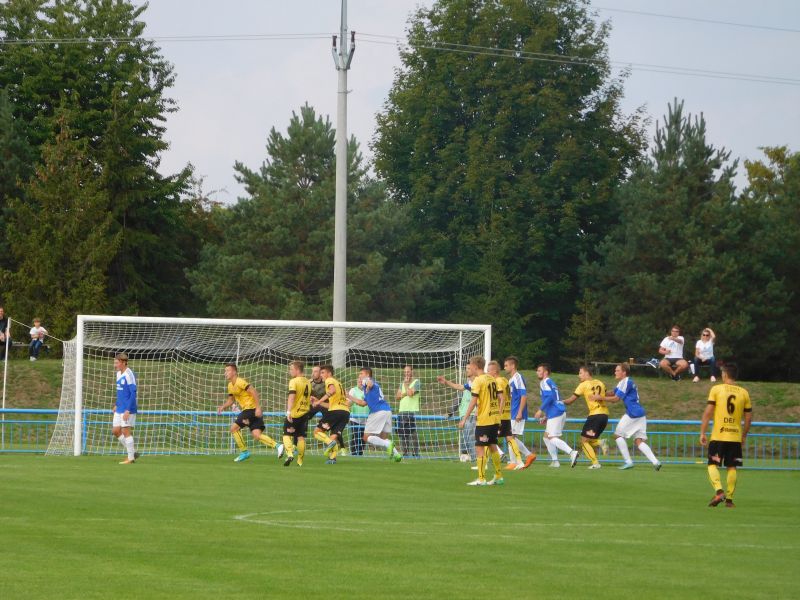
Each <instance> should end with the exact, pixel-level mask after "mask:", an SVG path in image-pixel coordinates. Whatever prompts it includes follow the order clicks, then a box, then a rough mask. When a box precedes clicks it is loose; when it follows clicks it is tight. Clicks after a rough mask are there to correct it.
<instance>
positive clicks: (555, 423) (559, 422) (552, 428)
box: [544, 413, 567, 437]
mask: <svg viewBox="0 0 800 600" xmlns="http://www.w3.org/2000/svg"><path fill="white" fill-rule="evenodd" d="M566 422H567V413H564V414H563V415H560V416H558V417H553V418H552V419H547V424H546V425H545V426H544V432H545V433H546V434H547V435H548V436H549V437H561V432H562V431H564V423H566Z"/></svg>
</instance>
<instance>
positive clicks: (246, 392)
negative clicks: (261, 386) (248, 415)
mask: <svg viewBox="0 0 800 600" xmlns="http://www.w3.org/2000/svg"><path fill="white" fill-rule="evenodd" d="M228 395H229V396H233V399H234V400H235V401H236V404H238V405H239V408H241V409H242V410H250V409H253V408H256V399H255V398H254V397H253V394H252V393H251V392H250V384H249V383H247V381H246V380H245V379H243V378H242V377H237V378H236V380H235V381H232V382H231V381H229V382H228Z"/></svg>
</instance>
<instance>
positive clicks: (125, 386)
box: [114, 369, 136, 415]
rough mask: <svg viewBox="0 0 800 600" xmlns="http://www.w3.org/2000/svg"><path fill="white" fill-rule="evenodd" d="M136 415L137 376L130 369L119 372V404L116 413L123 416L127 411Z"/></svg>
mask: <svg viewBox="0 0 800 600" xmlns="http://www.w3.org/2000/svg"><path fill="white" fill-rule="evenodd" d="M126 410H127V411H128V412H130V413H131V414H132V415H135V414H136V375H134V374H133V371H131V370H130V369H125V372H124V373H123V372H121V371H117V403H116V405H115V406H114V411H115V412H117V413H119V414H122V413H124V412H125V411H126Z"/></svg>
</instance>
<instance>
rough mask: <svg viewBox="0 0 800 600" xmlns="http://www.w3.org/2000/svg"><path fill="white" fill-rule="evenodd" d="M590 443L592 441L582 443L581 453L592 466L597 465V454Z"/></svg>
mask: <svg viewBox="0 0 800 600" xmlns="http://www.w3.org/2000/svg"><path fill="white" fill-rule="evenodd" d="M591 441H592V440H590V441H588V442H583V444H581V448H583V453H584V454H585V455H586V456H588V457H589V460H591V461H592V464H593V465H594V464H597V454H596V453H595V451H594V448H592V443H591Z"/></svg>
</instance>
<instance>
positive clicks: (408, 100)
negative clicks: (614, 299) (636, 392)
mask: <svg viewBox="0 0 800 600" xmlns="http://www.w3.org/2000/svg"><path fill="white" fill-rule="evenodd" d="M587 7H588V5H587V3H586V2H583V1H567V2H560V3H558V4H554V3H548V2H526V1H524V0H494V1H491V2H483V1H477V0H439V1H438V2H436V3H434V5H433V6H432V7H431V8H422V9H419V10H418V11H417V12H416V14H415V15H414V16H413V17H412V18H411V20H410V24H409V48H408V49H407V50H404V51H402V53H401V59H402V63H403V66H402V67H401V69H400V70H399V71H398V73H397V75H396V78H395V81H394V85H393V87H392V90H391V91H390V94H389V99H388V101H387V103H386V108H385V110H384V112H383V113H382V114H380V115H379V116H378V133H377V136H376V139H375V141H374V150H375V156H376V168H377V171H378V173H379V174H380V175H381V176H382V177H384V178H385V180H386V182H387V184H388V187H389V191H390V193H391V194H392V197H393V199H394V200H396V201H397V202H398V203H399V204H402V205H405V206H408V207H409V208H410V215H411V225H410V227H409V230H408V232H407V235H405V236H403V237H402V238H401V242H402V244H401V246H400V247H399V248H398V251H399V252H401V253H403V254H404V255H405V256H407V257H409V259H427V260H430V259H431V258H432V257H443V259H444V261H445V271H444V275H443V278H442V280H441V282H440V285H439V286H438V289H437V290H436V292H435V293H434V294H431V295H430V296H429V297H427V298H426V299H425V300H424V301H423V303H422V304H420V305H419V306H418V309H417V311H416V317H417V318H421V319H425V320H466V321H470V322H475V321H483V322H489V323H492V324H494V325H495V335H494V337H493V339H494V340H495V347H496V349H497V351H498V353H499V354H503V353H506V352H514V353H516V354H519V355H521V356H522V357H523V358H525V359H528V360H532V359H535V358H543V357H545V356H553V357H557V356H558V355H559V345H560V338H561V336H562V333H563V331H564V329H565V327H566V324H567V321H568V319H569V316H570V313H571V310H572V307H573V306H574V304H575V301H576V298H577V293H578V289H577V288H578V286H577V277H578V273H577V271H578V266H579V264H580V257H581V256H582V255H586V256H588V257H589V259H591V258H592V257H593V256H595V251H596V245H597V244H598V242H599V240H600V239H601V235H602V233H603V231H604V229H605V226H606V224H607V223H609V222H610V220H611V219H612V218H613V216H612V215H611V214H610V211H609V206H610V205H609V199H610V195H611V192H612V191H613V190H614V188H615V187H616V186H617V185H618V184H619V182H620V181H621V179H622V178H623V177H624V174H625V170H626V168H628V167H629V166H630V165H631V163H632V161H633V160H634V159H635V157H636V156H637V155H638V152H639V148H640V146H641V136H640V132H639V125H638V118H637V116H633V117H625V116H623V115H622V113H621V110H620V106H619V101H620V97H621V94H622V83H621V80H619V79H614V78H612V77H611V75H610V69H609V64H608V57H607V48H606V39H607V36H608V31H609V30H608V26H607V25H606V24H597V23H596V22H595V21H594V20H593V18H592V17H591V16H590V15H589V14H588V12H587ZM496 49H499V50H496Z"/></svg>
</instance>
